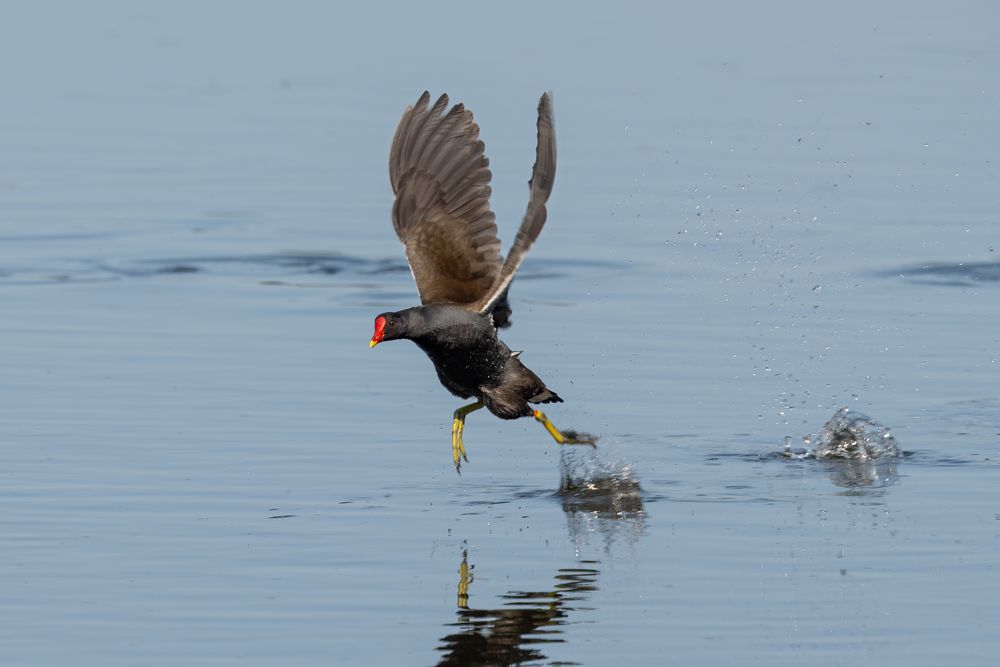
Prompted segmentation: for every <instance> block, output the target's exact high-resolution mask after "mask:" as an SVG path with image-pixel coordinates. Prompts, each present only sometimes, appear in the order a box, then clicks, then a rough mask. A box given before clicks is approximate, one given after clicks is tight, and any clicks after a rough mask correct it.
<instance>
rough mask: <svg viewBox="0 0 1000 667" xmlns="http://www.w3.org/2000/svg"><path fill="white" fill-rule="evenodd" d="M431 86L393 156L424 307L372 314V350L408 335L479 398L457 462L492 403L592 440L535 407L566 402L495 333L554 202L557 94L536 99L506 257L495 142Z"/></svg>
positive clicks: (403, 226) (464, 393)
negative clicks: (526, 171)
mask: <svg viewBox="0 0 1000 667" xmlns="http://www.w3.org/2000/svg"><path fill="white" fill-rule="evenodd" d="M430 99H431V98H430V94H429V93H427V92H424V94H423V95H421V96H420V99H419V100H417V103H416V104H415V105H413V106H411V107H407V109H406V111H405V112H404V113H403V117H402V118H401V119H400V121H399V126H398V127H397V128H396V135H395V137H394V138H393V140H392V148H391V150H390V153H389V181H390V183H391V184H392V191H393V193H394V194H395V197H396V199H395V202H394V203H393V206H392V224H393V227H394V228H395V230H396V235H397V236H399V240H400V241H402V243H403V247H404V248H405V251H406V259H407V262H408V263H409V265H410V271H411V272H412V274H413V280H414V282H415V283H416V284H417V291H418V292H419V294H420V303H421V305H420V306H416V307H414V308H407V309H405V310H400V311H398V312H390V313H382V314H380V315H378V316H377V317H376V318H375V333H374V335H372V339H371V345H370V346H371V347H375V346H376V345H378V344H379V343H381V342H382V341H387V340H396V339H404V338H405V339H409V340H412V341H413V342H414V343H416V344H417V346H418V347H420V349H422V350H423V351H424V352H425V353H426V354H427V356H428V357H430V360H431V362H432V363H433V364H434V368H435V370H436V371H437V375H438V379H439V380H440V381H441V384H442V385H444V387H445V388H446V389H447V390H448V391H450V392H451V393H453V394H455V395H456V396H458V397H459V398H463V399H469V398H475V401H474V402H472V403H470V404H468V405H465V406H463V407H460V408H458V409H457V410H455V413H454V420H453V421H452V428H451V452H452V459H453V461H454V463H455V469H456V470H457V471H459V472H461V464H462V459H465V460H466V461H468V456H467V455H466V451H465V444H464V443H463V440H462V431H463V429H464V428H465V418H466V417H467V416H468V414H469V413H470V412H473V411H475V410H478V409H480V408H483V407H485V408H486V409H487V410H489V411H490V412H492V413H493V414H494V415H496V416H497V417H500V418H501V419H518V418H520V417H534V418H535V419H536V420H537V421H539V422H541V424H542V425H543V426H544V427H545V429H546V430H547V431H548V432H549V434H551V435H552V437H553V438H555V440H556V442H558V443H560V444H590V445H593V444H594V439H593V438H591V437H590V436H586V435H584V434H577V433H574V432H570V431H566V432H562V431H560V430H559V429H557V428H556V427H555V426H554V425H553V424H552V422H551V421H549V419H548V417H546V416H545V414H544V413H543V412H542V411H541V410H537V409H534V408H532V407H531V405H530V404H532V403H534V404H538V403H561V402H562V399H561V398H559V395H558V394H556V393H555V392H554V391H552V390H551V389H549V388H548V387H547V386H545V383H544V382H543V381H542V380H541V379H540V378H539V377H538V376H537V375H535V373H533V372H532V371H531V370H530V369H529V368H528V367H526V366H525V365H524V364H523V363H521V360H520V358H519V355H520V354H521V353H520V352H513V351H511V349H510V348H509V347H507V345H506V344H504V342H503V341H501V340H500V338H499V336H498V335H497V330H498V328H506V327H509V326H510V316H511V308H510V302H509V301H508V296H507V295H508V291H509V289H510V283H511V281H512V280H513V279H514V274H515V273H517V269H518V267H519V266H520V265H521V262H522V260H523V259H524V256H525V254H526V253H527V252H528V249H529V248H531V246H532V244H533V243H534V242H535V239H537V238H538V234H539V232H541V231H542V226H543V225H544V224H545V217H546V210H545V203H546V201H548V198H549V195H550V194H551V193H552V184H553V182H554V180H555V175H556V139H555V130H554V128H553V125H552V96H551V95H550V94H549V93H545V94H544V95H542V98H541V99H540V100H539V102H538V145H537V148H536V149H535V166H534V168H533V169H532V172H531V180H530V181H529V186H530V190H531V195H530V198H529V199H528V209H527V212H526V213H525V214H524V220H523V222H522V223H521V228H520V229H519V230H518V232H517V236H516V237H515V238H514V243H513V245H512V246H511V248H510V251H509V252H508V253H507V258H506V259H504V258H503V257H502V256H501V254H500V240H499V239H498V238H497V226H496V221H495V220H496V219H495V216H494V214H493V212H492V211H491V210H490V193H491V192H492V190H491V188H490V179H491V178H492V174H491V173H490V167H489V159H487V157H486V153H485V150H486V146H485V144H484V143H483V142H482V140H480V138H479V126H478V125H477V124H476V123H475V121H474V120H473V118H472V112H471V111H469V110H468V109H466V108H465V106H464V105H462V104H456V105H455V106H453V107H451V109H450V110H449V109H448V96H447V95H442V96H441V97H439V98H438V99H437V101H436V102H435V103H434V104H433V105H431V104H430Z"/></svg>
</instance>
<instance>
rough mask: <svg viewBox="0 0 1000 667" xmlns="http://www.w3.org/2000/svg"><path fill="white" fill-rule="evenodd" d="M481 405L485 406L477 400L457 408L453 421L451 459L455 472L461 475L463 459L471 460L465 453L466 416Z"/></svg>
mask: <svg viewBox="0 0 1000 667" xmlns="http://www.w3.org/2000/svg"><path fill="white" fill-rule="evenodd" d="M481 407H483V402H482V401H476V402H475V403H470V404H468V405H463V406H462V407H460V408H459V409H458V410H455V420H454V421H453V422H452V423H451V459H452V461H454V462H455V472H457V473H458V474H459V475H461V474H462V459H465V460H466V461H468V460H469V457H468V456H466V454H465V443H463V442H462V431H463V430H465V417H466V415H468V414H469V413H470V412H474V411H476V410H478V409H479V408H481Z"/></svg>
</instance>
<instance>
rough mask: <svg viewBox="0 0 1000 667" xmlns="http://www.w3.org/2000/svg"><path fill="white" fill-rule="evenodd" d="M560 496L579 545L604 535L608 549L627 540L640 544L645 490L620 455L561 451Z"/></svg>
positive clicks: (631, 468) (569, 524) (565, 449)
mask: <svg viewBox="0 0 1000 667" xmlns="http://www.w3.org/2000/svg"><path fill="white" fill-rule="evenodd" d="M559 470H560V478H561V479H560V483H559V491H558V494H557V495H558V497H559V498H560V499H561V500H562V508H563V511H564V512H565V513H566V523H567V526H568V528H569V533H570V537H571V539H572V540H573V541H574V542H575V543H576V544H577V545H578V546H579V545H580V544H582V543H585V542H588V541H589V539H590V537H591V536H595V535H597V536H601V537H603V539H604V542H605V545H606V547H607V548H610V547H611V545H612V544H613V543H614V542H615V541H616V540H617V539H618V538H623V539H624V540H625V541H626V542H628V543H630V544H634V543H636V542H637V541H638V540H639V538H640V537H641V536H642V534H643V532H644V529H645V519H646V510H645V508H644V506H643V499H642V488H641V487H640V486H639V479H638V477H636V474H635V471H634V468H633V465H632V464H631V463H627V462H625V461H624V460H622V459H621V458H620V457H618V456H614V455H612V456H610V457H609V458H603V457H602V456H601V454H600V453H599V452H597V451H594V450H590V449H583V448H579V447H572V448H569V447H566V448H563V449H562V451H561V456H560V461H559Z"/></svg>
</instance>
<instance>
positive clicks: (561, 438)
mask: <svg viewBox="0 0 1000 667" xmlns="http://www.w3.org/2000/svg"><path fill="white" fill-rule="evenodd" d="M534 415H535V420H536V421H539V422H541V424H542V426H544V427H545V430H546V431H548V432H549V435H551V436H552V437H553V438H555V441H556V442H558V443H559V444H560V445H590V446H591V447H596V446H597V438H595V437H594V436H592V435H589V434H587V433H577V432H575V431H566V432H565V433H563V432H562V431H560V430H559V429H557V428H556V426H555V424H553V423H552V422H550V421H549V418H548V417H546V416H545V413H544V412H542V411H541V410H535V411H534Z"/></svg>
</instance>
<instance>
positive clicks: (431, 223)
mask: <svg viewBox="0 0 1000 667" xmlns="http://www.w3.org/2000/svg"><path fill="white" fill-rule="evenodd" d="M429 103H430V94H429V93H427V92H425V93H424V94H423V95H421V96H420V99H419V100H417V103H416V105H414V106H412V107H408V108H407V110H406V112H405V113H404V114H403V117H402V119H401V120H400V121H399V126H398V127H397V128H396V136H395V137H394V138H393V141H392V149H391V151H390V154H389V180H390V182H391V183H392V190H393V192H394V193H395V195H396V201H395V203H394V204H393V207H392V224H393V227H394V228H395V229H396V234H397V236H399V240H400V241H402V242H403V246H404V247H405V249H406V259H407V261H408V262H409V264H410V270H411V271H412V273H413V279H414V281H415V282H416V284H417V291H418V292H419V293H420V301H421V303H423V304H425V305H426V304H431V303H454V304H458V305H463V306H465V307H467V308H469V309H470V310H480V309H481V308H482V306H483V305H484V304H485V303H486V301H487V300H488V299H489V297H490V295H491V292H490V289H491V287H492V286H494V285H496V284H497V280H498V278H499V276H500V268H501V265H502V263H503V258H502V257H501V256H500V241H499V239H497V226H496V222H495V216H494V215H493V212H492V211H491V210H490V193H491V189H490V179H491V178H492V174H491V173H490V168H489V160H488V159H487V158H486V155H485V145H484V144H483V142H482V141H481V140H480V139H479V126H478V125H476V123H475V121H473V118H472V112H471V111H469V110H467V109H466V108H465V107H464V106H463V105H461V104H456V105H455V106H453V107H452V108H451V109H450V110H448V111H447V112H446V109H447V107H448V96H447V95H442V96H441V97H439V98H438V100H437V102H435V103H434V105H433V106H429ZM542 216H543V220H544V208H543V211H542ZM519 238H520V235H519Z"/></svg>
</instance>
